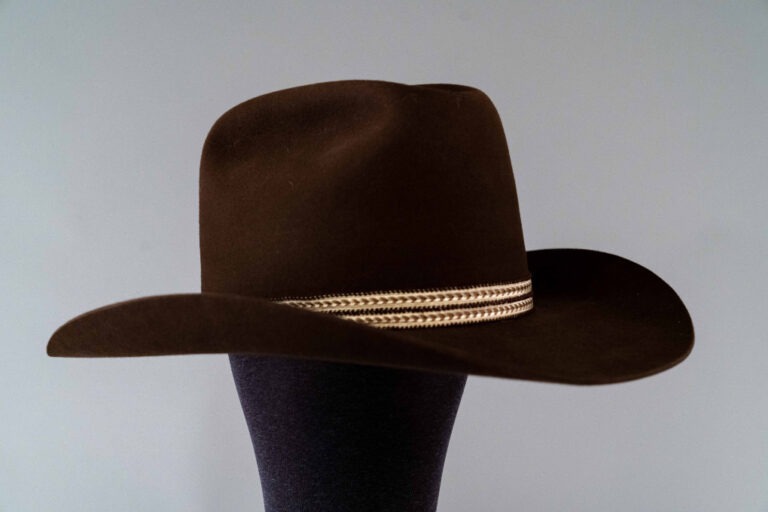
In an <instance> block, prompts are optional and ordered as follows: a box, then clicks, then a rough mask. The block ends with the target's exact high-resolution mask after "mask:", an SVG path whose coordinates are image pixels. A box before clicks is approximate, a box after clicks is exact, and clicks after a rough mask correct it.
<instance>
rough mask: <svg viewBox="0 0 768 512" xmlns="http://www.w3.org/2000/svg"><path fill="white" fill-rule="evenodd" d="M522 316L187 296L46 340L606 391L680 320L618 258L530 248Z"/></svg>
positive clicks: (683, 337) (660, 366)
mask: <svg viewBox="0 0 768 512" xmlns="http://www.w3.org/2000/svg"><path fill="white" fill-rule="evenodd" d="M528 267H529V270H530V272H531V275H532V280H533V290H534V291H533V298H534V309H533V311H531V312H529V313H526V314H524V315H522V316H520V317H517V318H511V319H507V320H501V321H493V322H485V323H477V324H465V325H461V326H450V327H437V328H419V329H402V330H393V329H380V328H375V327H370V326H367V325H363V324H359V323H356V322H352V321H349V320H344V319H340V318H337V317H335V316H333V315H330V314H327V313H318V312H312V311H307V310H303V309H299V308H297V307H293V306H288V305H282V304H276V303H274V302H271V301H268V300H265V299H260V298H254V297H244V296H238V295H227V294H214V293H199V294H175V295H159V296H151V297H144V298H139V299H134V300H129V301H125V302H118V303H115V304H111V305H108V306H104V307H101V308H99V309H95V310H93V311H89V312H87V313H84V314H82V315H80V316H78V317H76V318H73V319H72V320H70V321H69V322H67V323H66V324H64V325H63V326H61V327H60V328H59V329H58V330H57V331H56V332H55V333H54V334H53V336H52V337H51V339H50V341H49V343H48V354H49V355H51V356H63V357H125V356H155V355H172V354H177V355H178V354H210V353H240V354H252V355H277V356H288V357H298V358H306V359H316V360H324V361H334V362H347V363H356V364H368V365H379V366H390V367H398V368H410V369H417V370H424V371H436V372H450V373H466V374H472V375H485V376H492V377H502V378H514V379H525V380H535V381H544V382H558V383H567V384H607V383H614V382H623V381H628V380H633V379H638V378H641V377H646V376H649V375H652V374H655V373H658V372H660V371H663V370H666V369H668V368H670V367H672V366H674V365H676V364H677V363H679V362H681V361H682V360H683V359H685V358H686V356H687V355H688V354H689V353H690V351H691V349H692V347H693V337H694V335H693V325H692V323H691V319H690V316H689V314H688V311H687V310H686V308H685V306H684V305H683V303H682V301H681V300H680V298H679V297H678V296H677V294H676V293H675V292H674V290H673V289H672V288H671V287H670V286H669V285H667V284H666V283H665V282H664V281H663V280H662V279H661V278H659V277H658V276H656V275H655V274H654V273H653V272H651V271H650V270H648V269H646V268H644V267H642V266H641V265H638V264H636V263H633V262H631V261H629V260H627V259H624V258H621V257H619V256H615V255H611V254H606V253H602V252H597V251H589V250H583V249H547V250H539V251H530V252H529V253H528Z"/></svg>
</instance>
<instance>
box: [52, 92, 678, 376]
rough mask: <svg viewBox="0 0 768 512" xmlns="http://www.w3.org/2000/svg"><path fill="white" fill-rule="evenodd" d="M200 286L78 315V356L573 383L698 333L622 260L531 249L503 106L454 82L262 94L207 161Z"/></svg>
mask: <svg viewBox="0 0 768 512" xmlns="http://www.w3.org/2000/svg"><path fill="white" fill-rule="evenodd" d="M200 252H201V266H202V293H197V294H177V295H161V296H152V297H142V298H138V299H134V300H129V301H126V302H119V303H116V304H111V305H108V306H104V307H102V308H99V309H96V310H93V311H90V312H87V313H84V314H82V315H80V316H78V317H76V318H74V319H72V320H70V321H69V322H67V323H66V324H64V325H63V326H61V327H60V328H59V329H58V330H57V331H56V332H55V333H54V334H53V336H52V338H51V340H50V342H49V343H48V354H49V355H52V356H68V357H113V356H150V355H164V354H197V353H244V354H263V355H281V356H291V357H298V358H309V359H317V360H325V361H339V362H349V363H359V364H371V365H382V366H391V367H402V368H413V369H420V370H427V371H438V372H455V373H468V374H476V375H488V376H495V377H507V378H515V379H528V380H537V381H547V382H560V383H571V384H601V383H611V382H620V381H626V380H631V379H637V378H640V377H644V376H647V375H651V374H654V373H657V372H660V371H662V370H665V369H667V368H670V367H671V366H674V365H675V364H677V363H679V362H680V361H682V360H683V359H685V357H686V356H687V355H688V353H689V352H690V350H691V348H692V346H693V326H692V323H691V320H690V317H689V315H688V312H687V311H686V308H685V306H684V305H683V303H682V301H681V300H680V298H679V297H678V296H677V294H676V293H675V292H674V291H673V290H672V288H670V287H669V286H668V285H667V284H666V283H665V282H664V281H662V280H661V279H660V278H659V277H658V276H656V275H655V274H654V273H652V272H651V271H650V270H648V269H646V268H643V267H642V266H640V265H638V264H637V263H633V262H631V261H629V260H627V259H624V258H622V257H619V256H614V255H610V254H606V253H601V252H596V251H590V250H581V249H548V250H538V251H531V252H526V250H525V246H524V242H523V231H522V226H521V222H520V213H519V209H518V201H517V192H516V190H515V183H514V178H513V175H512V167H511V164H510V159H509V154H508V150H507V143H506V139H505V136H504V131H503V129H502V125H501V121H500V119H499V116H498V114H497V112H496V110H495V108H494V106H493V104H492V103H491V101H490V100H489V98H488V97H487V96H486V95H485V94H484V93H482V92H481V91H479V90H477V89H474V88H471V87H464V86H459V85H444V84H439V85H417V86H409V85H402V84H396V83H390V82H380V81H361V80H353V81H340V82H329V83H320V84H313V85H307V86H302V87H295V88H292V89H286V90H282V91H278V92H273V93H271V94H266V95H263V96H259V97H257V98H254V99H251V100H249V101H246V102H244V103H241V104H240V105H237V106H236V107H234V108H232V109H231V110H229V111H228V112H226V113H225V114H224V115H223V116H221V118H219V120H218V121H217V122H216V123H215V124H214V126H213V128H212V129H211V131H210V133H209V135H208V137H207V139H206V141H205V145H204V147H203V153H202V159H201V166H200Z"/></svg>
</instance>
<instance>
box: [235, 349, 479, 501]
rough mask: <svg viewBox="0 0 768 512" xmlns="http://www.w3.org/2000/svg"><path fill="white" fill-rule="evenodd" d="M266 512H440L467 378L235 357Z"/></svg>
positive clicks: (281, 359)
mask: <svg viewBox="0 0 768 512" xmlns="http://www.w3.org/2000/svg"><path fill="white" fill-rule="evenodd" d="M230 362H231V366H232V373H233V376H234V379H235V384H236V386H237V391H238V394H239V396H240V402H241V404H242V407H243V412H244V414H245V419H246V421H247V423H248V429H249V431H250V435H251V441H252V442H253V447H254V451H255V454H256V460H257V463H258V468H259V475H260V478H261V486H262V491H263V494H264V505H265V509H266V512H303V511H313V512H325V511H328V512H331V511H332V512H347V511H355V512H359V511H363V510H365V511H367V512H389V511H392V512H394V511H397V512H433V511H435V510H436V509H437V501H438V494H439V491H440V480H441V477H442V471H443V463H444V461H445V455H446V451H447V448H448V442H449V439H450V436H451V431H452V429H453V423H454V419H455V417H456V413H457V411H458V408H459V403H460V401H461V396H462V393H463V391H464V385H465V383H466V375H458V374H447V373H426V372H418V371H412V370H402V369H393V368H385V367H374V366H363V365H353V364H342V363H331V362H321V361H311V360H300V359H289V358H279V357H265V356H243V355H234V354H232V355H230Z"/></svg>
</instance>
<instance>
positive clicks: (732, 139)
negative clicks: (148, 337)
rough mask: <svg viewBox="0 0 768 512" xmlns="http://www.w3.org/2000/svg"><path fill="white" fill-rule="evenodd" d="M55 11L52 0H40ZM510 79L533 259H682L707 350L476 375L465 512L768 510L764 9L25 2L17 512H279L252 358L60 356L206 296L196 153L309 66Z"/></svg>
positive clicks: (11, 426) (6, 191)
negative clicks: (89, 333) (111, 308)
mask: <svg viewBox="0 0 768 512" xmlns="http://www.w3.org/2000/svg"><path fill="white" fill-rule="evenodd" d="M42 4H44V5H42ZM346 78H374V79H387V80H393V81H401V82H407V83H421V82H454V83H464V84H469V85H474V86H477V87H479V88H481V89H483V90H485V91H486V92H487V93H488V94H489V95H490V96H491V98H492V99H493V100H494V102H495V103H496V105H497V107H498V109H499V112H500V114H501V117H502V119H503V121H504V123H505V128H506V134H507V138H508V140H509V145H510V152H511V155H512V162H513V165H514V168H515V173H516V178H517V182H518V189H519V190H518V192H519V194H520V203H521V208H522V217H523V223H524V226H525V235H526V242H527V245H528V247H529V249H536V248H545V247H587V248H594V249H599V250H603V251H608V252H613V253H617V254H621V255H624V256H627V257H629V258H631V259H633V260H635V261H637V262H639V263H641V264H643V265H645V266H647V267H649V268H650V269H652V270H654V271H655V272H657V273H658V274H659V275H661V276H662V277H663V278H664V279H666V280H667V281H668V282H669V283H670V284H671V285H672V286H673V287H675V288H676V289H677V290H678V291H679V293H680V295H681V296H682V297H683V299H684V300H685V301H686V303H687V304H688V305H689V307H690V311H691V314H692V316H693V318H694V322H695V325H696V331H697V345H696V347H695V348H694V351H693V353H692V355H691V356H690V358H689V359H688V360H687V361H686V362H685V363H683V364H682V365H680V366H678V367H676V368H674V369H672V370H670V371H668V372H665V373H663V374H660V375H657V376H654V377H652V378H648V379H643V380H640V381H636V382H631V383H625V384H619V385H611V386H601V387H587V388H583V387H571V386H563V385H556V384H540V383H529V382H522V381H507V380H502V379H492V378H480V377H473V378H470V380H469V383H468V386H467V389H466V393H465V396H464V401H463V403H462V406H461V409H460V411H459V416H458V418H457V423H456V426H455V430H454V435H453V438H452V441H451V446H450V449H449V454H448V458H447V462H446V467H445V474H444V480H443V489H442V493H441V499H440V507H439V508H440V510H441V511H444V512H451V511H454V512H458V511H467V510H477V511H488V512H490V511H498V512H502V511H509V510H526V511H563V510H567V511H590V512H594V511H613V510H622V511H649V510H652V511H691V512H694V511H695V512H708V511H712V512H715V511H717V512H719V511H723V510H729V511H730V510H733V511H768V435H766V434H767V433H768V403H767V400H766V396H765V388H766V385H767V384H768V372H766V362H767V361H768V358H766V356H768V346H767V345H766V343H765V332H766V321H765V317H766V314H765V304H766V299H765V292H766V285H767V284H768V283H766V275H767V273H766V271H767V270H768V268H766V263H765V258H766V256H765V254H766V250H768V241H767V239H766V228H765V223H764V221H765V218H766V213H768V209H767V208H766V201H765V189H766V185H768V179H767V178H766V175H765V171H766V163H767V162H768V143H766V138H767V136H768V100H767V99H766V98H767V96H768V95H767V93H768V4H766V2H756V1H751V2H750V1H744V2H693V1H676V2H632V3H630V2H616V1H606V2H595V1H590V2H541V1H531V2H485V3H476V4H474V6H470V4H469V3H466V4H461V3H459V2H447V1H446V2H418V3H416V2H404V1H398V2H394V1H392V2H367V3H362V2H358V3H354V2H335V3H333V4H332V3H330V2H309V1H304V2H297V1H294V2H281V3H274V4H268V3H266V2H231V1H230V2H201V1H195V2H169V1H166V2H152V3H151V4H150V3H144V2H142V3H138V2H116V1H112V2H105V1H79V2H61V1H59V2H34V3H33V2H27V1H20V0H17V1H13V0H12V1H2V2H0V151H1V152H2V153H1V154H0V169H1V174H0V180H1V181H0V237H1V238H0V242H1V243H2V251H1V252H0V285H1V292H0V326H2V348H3V354H2V356H1V357H0V390H1V391H0V418H2V419H1V420H0V510H2V511H4V512H5V511H9V512H16V511H32V510H34V511H48V510H51V511H52V510H56V511H104V510H110V511H136V510H163V511H165V512H172V511H185V512H188V511H211V510H228V511H246V510H261V509H262V505H261V495H260V488H259V483H258V475H257V468H256V463H255V460H254V457H253V455H252V451H251V446H250V441H249V437H248V434H247V431H246V426H245V422H244V420H243V417H242V413H241V411H240V408H239V404H238V402H237V398H236V394H235V390H234V385H233V383H232V379H231V375H230V373H229V367H228V362H227V359H226V356H223V355H218V356H193V357H163V358H149V359H147V358H142V359H122V360H121V359H113V360H66V359H49V358H47V357H46V356H45V352H44V351H45V344H46V342H47V340H48V337H49V336H50V334H51V333H52V332H53V331H54V329H55V328H56V327H58V326H59V325H60V324H61V323H63V322H65V321H66V320H68V319H69V318H71V317H72V316H74V315H76V314H79V313H81V312H83V311H85V310H88V309H91V308H94V307H97V306H101V305H103V304H106V303H110V302H115V301H118V300H123V299H128V298H132V297H137V296H141V295H151V294H155V293H170V292H194V291H198V290H199V260H198V252H197V251H198V239H197V237H198V233H197V166H198V162H199V155H200V149H201V146H202V142H203V139H204V137H205V135H206V133H207V130H208V128H209V127H210V125H211V124H212V123H213V121H214V120H215V119H216V118H217V117H218V116H219V115H220V114H221V113H222V112H224V111H225V110H227V109H228V108H229V107H231V106H233V105H235V104H236V103H239V102H241V101H243V100H246V99H248V98H251V97H253V96H257V95H259V94H262V93H266V92H269V91H272V90H276V89H281V88H285V87H290V86H294V85H300V84H305V83H311V82H319V81H326V80H337V79H346Z"/></svg>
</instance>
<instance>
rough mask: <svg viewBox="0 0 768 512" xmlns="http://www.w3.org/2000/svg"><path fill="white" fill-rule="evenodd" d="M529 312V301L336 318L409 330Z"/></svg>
mask: <svg viewBox="0 0 768 512" xmlns="http://www.w3.org/2000/svg"><path fill="white" fill-rule="evenodd" d="M531 309H533V299H532V298H531V297H528V298H527V299H523V300H519V301H516V302H511V303H508V304H501V305H491V306H473V307H469V308H461V309H451V310H448V311H438V312H434V311H414V312H405V313H385V314H357V315H339V317H340V318H345V319H347V320H352V321H354V322H359V323H364V324H368V325H370V326H372V327H380V328H382V329H410V328H416V327H441V326H447V325H459V324H470V323H479V322H490V321H492V320H501V319H504V318H513V317H516V316H518V315H521V314H523V313H525V312H527V311H530V310H531Z"/></svg>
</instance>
